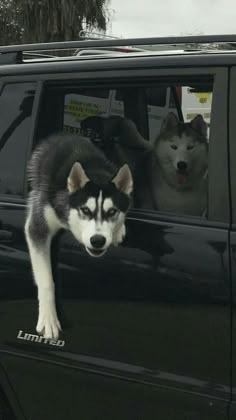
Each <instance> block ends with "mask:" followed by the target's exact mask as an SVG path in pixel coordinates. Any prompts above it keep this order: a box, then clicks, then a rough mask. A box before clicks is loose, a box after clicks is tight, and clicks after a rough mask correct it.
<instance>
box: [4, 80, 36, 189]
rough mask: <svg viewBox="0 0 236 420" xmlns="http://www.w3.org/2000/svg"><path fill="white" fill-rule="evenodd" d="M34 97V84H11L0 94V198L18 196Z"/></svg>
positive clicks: (21, 185) (21, 186)
mask: <svg viewBox="0 0 236 420" xmlns="http://www.w3.org/2000/svg"><path fill="white" fill-rule="evenodd" d="M34 95H35V84H34V83H12V84H7V85H5V86H4V87H3V90H2V91H1V94H0V194H13V195H22V193H23V184H24V173H25V159H26V151H27V144H28V138H29V133H30V127H31V113H32V107H33V101H34Z"/></svg>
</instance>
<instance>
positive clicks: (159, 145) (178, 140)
mask: <svg viewBox="0 0 236 420" xmlns="http://www.w3.org/2000/svg"><path fill="white" fill-rule="evenodd" d="M207 167H208V143H207V125H206V123H205V121H204V120H203V118H202V116H201V115H197V116H196V117H195V118H194V119H193V120H192V121H191V122H190V123H183V122H180V121H179V120H178V118H177V117H176V115H175V114H173V113H169V114H168V116H167V117H166V119H165V120H164V122H163V124H162V127H161V131H160V135H159V136H158V137H157V139H156V141H155V143H154V149H153V159H152V165H151V166H150V170H151V173H150V178H151V191H152V193H151V195H152V200H153V203H154V208H155V209H156V210H160V211H167V212H173V213H177V214H188V215H195V216H201V215H203V213H204V211H205V210H206V207H207V176H206V175H207ZM150 178H149V179H150Z"/></svg>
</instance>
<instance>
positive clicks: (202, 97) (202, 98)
mask: <svg viewBox="0 0 236 420" xmlns="http://www.w3.org/2000/svg"><path fill="white" fill-rule="evenodd" d="M194 95H195V96H196V97H197V98H198V100H199V102H200V103H201V104H206V103H207V102H208V101H210V99H211V93H209V92H198V93H194Z"/></svg>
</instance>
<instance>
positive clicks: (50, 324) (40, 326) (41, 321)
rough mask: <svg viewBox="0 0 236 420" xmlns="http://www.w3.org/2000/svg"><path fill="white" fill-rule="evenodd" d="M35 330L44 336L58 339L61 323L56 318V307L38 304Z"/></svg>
mask: <svg viewBox="0 0 236 420" xmlns="http://www.w3.org/2000/svg"><path fill="white" fill-rule="evenodd" d="M36 331H37V333H38V334H40V335H43V337H44V338H50V339H54V340H57V339H58V337H59V332H60V331H61V324H60V322H59V320H58V318H57V313H56V308H54V307H49V306H48V305H46V306H43V305H42V306H40V309H39V318H38V323H37V327H36Z"/></svg>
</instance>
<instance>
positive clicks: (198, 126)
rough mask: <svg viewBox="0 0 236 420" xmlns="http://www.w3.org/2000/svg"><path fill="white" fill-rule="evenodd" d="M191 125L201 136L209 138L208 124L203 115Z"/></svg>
mask: <svg viewBox="0 0 236 420" xmlns="http://www.w3.org/2000/svg"><path fill="white" fill-rule="evenodd" d="M190 124H191V127H192V128H193V130H195V131H197V132H198V133H199V134H200V135H201V136H203V137H205V138H206V137H207V123H206V122H205V121H204V119H203V117H202V115H200V114H198V115H197V116H196V117H195V118H194V119H193V120H192V121H191V122H190Z"/></svg>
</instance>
